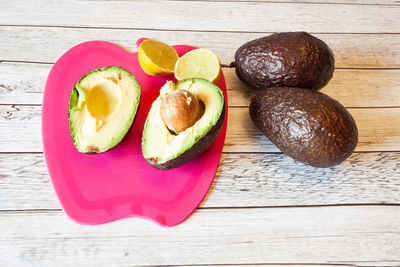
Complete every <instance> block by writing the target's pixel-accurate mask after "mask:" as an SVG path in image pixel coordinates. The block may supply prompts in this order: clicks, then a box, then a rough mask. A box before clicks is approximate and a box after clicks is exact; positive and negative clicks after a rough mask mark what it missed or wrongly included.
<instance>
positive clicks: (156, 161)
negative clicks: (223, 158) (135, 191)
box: [142, 78, 224, 169]
mask: <svg viewBox="0 0 400 267" xmlns="http://www.w3.org/2000/svg"><path fill="white" fill-rule="evenodd" d="M174 90H187V91H189V92H191V93H192V94H193V95H194V96H195V97H197V99H198V100H199V101H200V102H202V103H203V104H204V114H203V115H202V117H201V118H200V119H199V120H197V121H196V122H195V124H194V125H193V126H191V127H189V128H187V129H186V130H184V131H182V132H180V133H179V134H173V133H172V132H170V131H169V130H168V128H167V127H166V126H165V124H164V122H163V120H162V119H161V116H160V107H161V103H162V101H163V99H164V98H165V97H166V96H167V95H168V93H171V92H173V91H174ZM223 111H224V96H223V93H222V91H221V90H220V89H219V88H218V87H217V86H216V85H214V84H212V83H210V82H208V81H206V80H204V79H197V78H195V79H188V80H183V81H180V82H178V83H176V84H174V83H172V82H170V81H168V82H167V83H166V84H165V85H164V86H163V87H162V88H161V90H160V96H159V97H158V98H157V99H156V100H155V101H154V102H153V104H152V106H151V109H150V111H149V113H148V115H147V119H146V123H145V126H144V130H143V137H142V152H143V156H144V157H145V158H146V160H147V161H148V162H149V163H150V164H151V165H152V166H153V167H155V168H158V169H171V168H175V167H178V166H180V165H182V164H184V163H185V162H187V161H189V160H191V159H192V158H193V157H195V156H196V155H198V154H199V153H201V152H202V151H204V150H205V149H207V147H208V146H209V145H211V143H212V142H213V141H214V139H215V138H216V136H217V133H218V132H219V130H220V128H221V127H222V124H223V123H221V122H223V119H224V112H223ZM216 128H218V129H216ZM211 132H212V133H213V134H211ZM206 139H208V140H206ZM210 139H212V140H210Z"/></svg>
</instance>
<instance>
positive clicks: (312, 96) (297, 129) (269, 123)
mask: <svg viewBox="0 0 400 267" xmlns="http://www.w3.org/2000/svg"><path fill="white" fill-rule="evenodd" d="M249 112H250V116H251V119H252V120H253V121H254V123H255V125H256V126H257V127H258V128H259V129H260V130H261V131H262V132H263V133H264V134H265V135H266V136H267V137H268V138H269V139H270V140H271V142H272V143H274V144H275V145H276V146H277V147H278V148H279V149H280V150H281V151H282V152H284V153H285V154H287V155H289V156H290V157H292V158H293V159H295V160H298V161H300V162H303V163H305V164H308V165H311V166H315V167H330V166H334V165H337V164H339V163H341V162H342V161H344V160H345V159H346V158H348V157H349V156H350V155H351V153H353V151H354V149H355V147H356V145H357V141H358V131H357V126H356V123H355V121H354V119H353V117H352V116H351V115H350V113H349V112H348V111H347V110H346V109H345V108H344V107H343V106H342V105H341V104H340V103H339V102H337V101H336V100H334V99H332V98H330V97H329V96H327V95H325V94H322V93H319V92H316V91H311V90H308V89H301V88H289V87H276V88H269V89H267V90H264V91H261V92H259V93H258V94H257V95H256V96H254V97H253V98H252V100H251V104H250V110H249Z"/></svg>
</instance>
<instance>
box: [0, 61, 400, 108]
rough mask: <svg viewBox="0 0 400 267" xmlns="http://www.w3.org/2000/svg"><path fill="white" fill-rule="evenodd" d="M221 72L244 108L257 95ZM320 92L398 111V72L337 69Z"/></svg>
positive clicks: (233, 103) (232, 101)
mask: <svg viewBox="0 0 400 267" xmlns="http://www.w3.org/2000/svg"><path fill="white" fill-rule="evenodd" d="M0 69H1V65H0ZM223 72H224V75H225V78H226V87H227V89H228V102H229V106H230V107H237V106H239V107H243V106H246V107H247V106H248V105H249V103H250V99H251V97H252V96H253V95H255V94H256V93H257V91H254V90H251V89H250V88H249V87H248V86H246V85H245V84H244V83H243V82H241V81H240V80H239V78H238V77H237V76H236V73H235V69H234V68H232V69H230V68H223ZM0 75H1V74H0ZM321 92H322V93H325V94H327V95H329V96H331V97H333V98H334V99H336V100H338V101H339V102H340V103H342V105H344V106H345V107H371V108H373V107H400V98H399V95H400V70H366V69H363V70H350V69H346V70H343V69H336V70H335V72H334V74H333V78H332V79H331V80H330V81H329V83H328V85H327V86H326V87H324V88H323V89H322V90H321Z"/></svg>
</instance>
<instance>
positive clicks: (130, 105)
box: [68, 66, 141, 154]
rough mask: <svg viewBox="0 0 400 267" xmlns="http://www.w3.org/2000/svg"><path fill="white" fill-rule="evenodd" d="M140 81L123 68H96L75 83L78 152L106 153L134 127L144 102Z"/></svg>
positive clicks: (72, 115) (73, 122) (72, 124)
mask: <svg viewBox="0 0 400 267" xmlns="http://www.w3.org/2000/svg"><path fill="white" fill-rule="evenodd" d="M140 92H141V90H140V86H139V83H138V82H137V80H136V78H135V77H134V76H133V75H132V74H131V73H129V72H128V71H127V70H125V69H123V68H120V67H115V66H113V67H106V68H100V69H95V70H93V71H91V72H89V73H87V74H86V75H84V76H83V77H82V78H80V79H79V81H78V82H77V83H76V84H75V86H74V87H73V89H72V92H71V95H70V98H69V109H68V114H69V128H70V133H71V137H72V140H73V142H74V145H75V147H76V149H77V150H78V151H79V152H82V153H95V154H96V153H102V152H105V151H107V150H109V149H111V148H113V147H115V146H116V145H117V144H118V143H119V142H121V140H122V139H123V138H124V136H125V135H126V133H127V132H128V130H129V128H130V127H131V125H132V123H133V121H134V119H135V116H136V113H137V110H138V107H139V102H140Z"/></svg>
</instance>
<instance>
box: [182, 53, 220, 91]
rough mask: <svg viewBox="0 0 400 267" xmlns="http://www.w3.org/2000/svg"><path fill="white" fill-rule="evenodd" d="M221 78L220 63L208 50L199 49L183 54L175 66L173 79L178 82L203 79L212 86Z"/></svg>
mask: <svg viewBox="0 0 400 267" xmlns="http://www.w3.org/2000/svg"><path fill="white" fill-rule="evenodd" d="M220 77H221V63H220V62H219V59H218V57H217V56H216V55H215V54H214V53H213V52H211V51H210V50H208V49H204V48H199V49H195V50H192V51H190V52H188V53H186V54H184V55H183V56H182V57H181V58H179V59H178V61H177V62H176V64H175V78H176V79H177V80H178V81H181V80H185V79H190V78H203V79H206V80H208V81H210V82H212V83H214V84H216V83H218V81H219V78H220Z"/></svg>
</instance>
